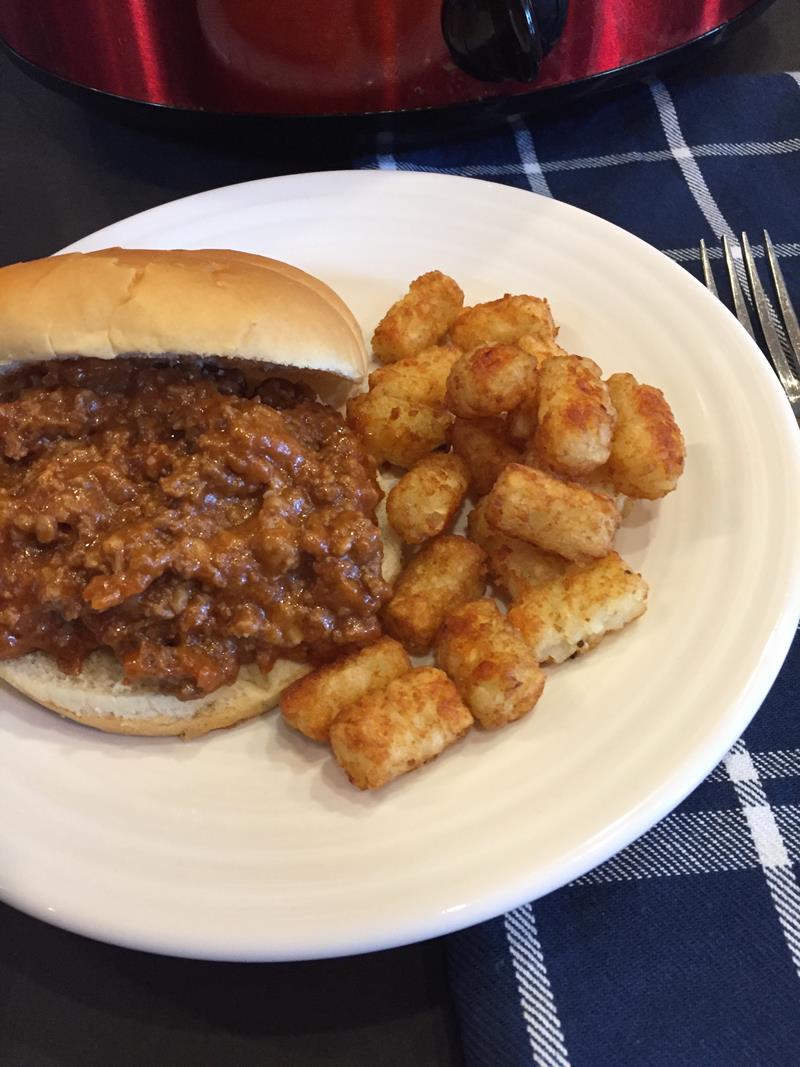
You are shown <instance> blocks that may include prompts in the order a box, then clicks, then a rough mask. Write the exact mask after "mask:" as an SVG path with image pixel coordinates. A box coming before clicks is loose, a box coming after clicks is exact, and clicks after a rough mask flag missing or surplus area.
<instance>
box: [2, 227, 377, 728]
mask: <svg viewBox="0 0 800 1067" xmlns="http://www.w3.org/2000/svg"><path fill="white" fill-rule="evenodd" d="M366 361H367V357H366V352H365V349H364V345H363V341H362V337H361V332H360V330H359V328H358V325H357V323H356V321H355V319H354V318H353V316H352V314H351V313H350V311H349V310H348V308H347V307H346V306H345V304H344V303H343V302H342V301H341V300H340V299H339V297H338V296H337V295H336V294H335V293H334V292H333V291H332V290H331V289H329V288H328V287H327V286H326V285H324V284H323V283H322V282H320V281H318V280H317V279H315V278H313V277H311V276H310V275H308V274H305V273H304V272H302V271H300V270H298V269H296V268H294V267H291V266H288V265H287V264H284V263H280V262H277V261H275V260H270V259H264V258H261V257H259V256H254V255H249V254H245V253H241V252H232V251H215V250H201V251H145V250H130V249H118V248H117V249H105V250H102V251H99V252H92V253H88V254H80V253H73V254H68V255H61V256H54V257H51V258H49V259H42V260H36V261H33V262H29V263H20V264H15V265H13V266H10V267H5V268H2V269H0V370H2V373H0V677H2V678H4V679H5V680H6V681H7V682H9V683H10V684H11V685H13V686H15V687H16V688H18V689H20V690H21V691H23V692H24V693H27V694H28V695H30V696H31V697H33V698H34V699H35V700H37V701H39V702H40V703H41V704H43V705H44V706H45V707H48V708H51V709H52V710H54V711H57V712H59V713H60V714H62V715H65V716H68V717H70V718H73V719H77V720H78V721H80V722H83V723H86V724H88V725H91V726H95V727H99V728H100V729H103V730H109V731H113V732H118V733H135V734H143V735H156V734H182V735H185V736H191V735H196V734H200V733H204V732H206V731H207V730H211V729H215V728H217V727H220V726H227V725H231V724H233V723H235V722H238V721H240V720H242V719H246V718H250V717H252V716H254V715H258V714H260V713H261V712H263V711H265V710H267V709H268V708H270V707H272V706H273V705H274V704H275V703H276V701H277V699H278V697H279V696H280V694H281V692H282V690H283V689H284V688H285V686H286V685H288V683H289V682H290V681H292V680H293V679H295V678H297V677H299V675H301V674H303V673H304V672H306V671H307V670H309V669H310V667H311V666H313V665H314V664H317V663H324V662H327V661H329V660H331V659H333V658H335V656H337V655H338V654H339V653H341V652H345V651H352V650H354V649H357V648H359V647H362V646H363V645H366V644H368V643H370V642H371V641H373V640H374V639H375V638H376V637H377V636H378V635H379V634H380V626H379V622H378V613H379V611H380V609H381V607H382V606H383V604H384V602H385V601H386V600H387V599H388V596H389V589H388V586H387V585H386V583H385V581H384V579H383V576H382V561H383V545H382V539H381V535H380V532H379V529H378V525H377V523H376V517H375V516H376V510H375V509H376V507H377V505H378V502H379V499H380V496H381V493H380V489H379V487H378V483H377V480H376V467H375V462H374V460H373V459H372V458H371V457H370V456H369V454H368V453H367V451H366V450H365V448H364V446H363V445H362V444H361V442H360V441H359V439H358V437H357V436H356V435H355V433H354V432H353V431H352V430H350V429H349V428H348V427H347V425H346V424H345V422H344V421H343V419H342V418H341V417H340V415H339V414H338V413H337V411H335V410H334V409H333V408H332V407H329V406H326V405H325V404H322V403H320V402H319V400H318V399H317V398H316V395H315V392H314V390H313V388H312V387H311V386H310V385H309V384H308V381H304V380H299V379H302V378H303V377H304V375H307V374H309V373H310V375H311V376H312V377H313V376H314V375H320V374H323V375H325V374H327V375H328V376H333V377H334V378H335V379H338V380H345V381H347V382H358V381H360V380H361V379H362V378H363V376H364V374H365V372H366Z"/></svg>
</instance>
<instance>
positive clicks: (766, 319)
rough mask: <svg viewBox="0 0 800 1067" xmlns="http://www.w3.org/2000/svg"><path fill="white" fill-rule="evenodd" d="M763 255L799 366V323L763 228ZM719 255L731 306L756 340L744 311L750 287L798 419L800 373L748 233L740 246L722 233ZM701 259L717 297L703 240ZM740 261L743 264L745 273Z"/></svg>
mask: <svg viewBox="0 0 800 1067" xmlns="http://www.w3.org/2000/svg"><path fill="white" fill-rule="evenodd" d="M764 254H765V256H766V259H767V263H768V264H769V269H770V274H771V276H772V284H773V285H774V287H775V293H776V295H777V298H778V306H779V307H780V310H781V316H782V318H783V328H784V329H785V336H786V343H787V345H788V347H789V349H790V351H791V354H792V356H793V357H794V361H795V364H796V365H797V366H798V367H800V326H798V323H797V316H796V315H795V312H794V308H793V307H792V302H791V300H790V298H789V293H788V291H787V288H786V282H785V281H784V277H783V272H782V271H781V268H780V264H779V263H778V257H777V256H776V254H775V248H774V246H773V244H772V241H771V240H770V237H769V234H768V233H767V231H766V230H764ZM722 256H723V259H724V260H725V266H726V268H727V272H728V280H729V282H730V288H731V296H732V298H733V307H734V310H735V312H736V317H737V318H738V320H739V322H741V324H742V326H744V328H745V329H746V330H747V332H748V333H749V334H750V336H751V337H752V338H753V339H754V340H755V339H756V337H755V332H754V330H753V324H752V322H751V319H750V315H749V313H748V310H747V298H746V297H745V290H746V289H748V288H749V295H750V300H751V302H752V304H753V306H754V307H755V310H756V314H757V315H758V321H759V323H760V325H761V332H762V334H763V337H764V342H765V344H766V348H767V353H768V355H769V357H770V359H771V360H772V365H773V366H774V368H775V370H776V372H777V374H778V377H779V378H780V381H781V384H782V385H783V388H784V390H785V392H786V395H787V397H788V398H789V403H790V404H791V406H792V410H793V411H794V413H795V416H796V417H797V418H798V419H800V376H798V374H797V372H796V370H795V369H794V367H792V365H791V363H790V362H789V359H788V357H787V353H786V350H785V348H784V344H783V342H782V340H781V337H780V334H779V332H778V321H779V320H778V317H777V315H776V313H775V310H774V308H773V306H772V304H771V302H770V299H769V297H768V296H767V294H766V292H765V291H764V287H763V285H762V284H761V279H760V277H759V274H758V270H757V268H756V262H755V256H754V255H753V249H752V246H751V244H750V241H749V239H748V237H747V234H746V233H743V234H742V235H741V246H740V249H737V248H736V246H735V244H734V242H733V241H732V240H731V238H730V237H729V236H728V235H727V234H723V236H722ZM700 262H701V264H702V267H703V276H704V278H705V283H706V285H707V286H708V288H709V289H710V290H711V292H712V293H713V294H714V295H715V296H718V295H719V294H718V292H717V287H716V285H715V283H714V274H713V271H712V269H711V259H710V257H709V254H708V249H707V248H706V243H705V241H702V240H701V242H700ZM742 264H744V268H745V269H746V274H745V269H743V267H742Z"/></svg>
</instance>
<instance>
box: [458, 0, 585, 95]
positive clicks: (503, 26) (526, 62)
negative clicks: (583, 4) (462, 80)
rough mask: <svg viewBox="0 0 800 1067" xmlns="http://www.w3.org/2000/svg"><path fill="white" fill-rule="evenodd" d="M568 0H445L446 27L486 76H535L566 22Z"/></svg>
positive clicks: (473, 68) (468, 65)
mask: <svg viewBox="0 0 800 1067" xmlns="http://www.w3.org/2000/svg"><path fill="white" fill-rule="evenodd" d="M567 2H568V0H444V2H443V4H442V33H443V34H444V39H445V41H446V43H447V47H448V48H449V49H450V54H451V55H452V57H453V59H454V60H455V61H456V63H458V65H459V67H461V69H462V70H464V71H466V73H467V74H470V75H472V77H473V78H479V79H480V80H481V81H490V82H498V81H517V82H529V81H533V79H534V78H535V77H536V74H537V72H538V70H539V64H540V63H541V62H542V59H543V58H544V56H546V55H547V53H548V52H549V51H550V49H551V48H552V47H553V45H554V44H555V42H556V40H557V39H558V36H559V34H560V33H561V31H562V29H563V28H564V22H565V20H566V17H567Z"/></svg>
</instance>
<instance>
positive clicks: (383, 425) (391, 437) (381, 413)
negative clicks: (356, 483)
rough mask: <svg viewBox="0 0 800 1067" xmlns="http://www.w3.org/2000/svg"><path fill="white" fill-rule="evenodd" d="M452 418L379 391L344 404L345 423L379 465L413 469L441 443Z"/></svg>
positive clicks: (422, 405)
mask: <svg viewBox="0 0 800 1067" xmlns="http://www.w3.org/2000/svg"><path fill="white" fill-rule="evenodd" d="M452 421H453V416H452V415H451V414H450V413H449V412H448V411H446V410H445V409H444V408H433V407H429V406H428V405H427V404H413V403H410V402H409V401H408V400H401V399H400V398H399V397H393V396H389V395H387V394H386V393H383V392H382V391H380V390H376V391H374V392H371V393H360V394H359V395H358V396H354V397H352V398H351V399H350V400H348V402H347V422H348V425H349V426H350V427H351V428H352V429H353V430H355V432H356V433H357V434H358V436H359V437H360V438H361V440H362V441H363V442H364V444H365V445H366V447H367V449H368V450H369V451H370V452H371V454H372V455H373V456H374V457H375V459H376V460H377V461H378V463H394V464H396V465H397V466H398V467H413V466H414V464H415V463H416V462H417V461H418V460H420V459H422V457H423V456H424V455H427V453H428V452H432V451H433V450H434V449H435V448H438V447H439V446H440V445H442V444H444V442H445V440H446V437H447V429H448V427H449V426H450V424H451V423H452Z"/></svg>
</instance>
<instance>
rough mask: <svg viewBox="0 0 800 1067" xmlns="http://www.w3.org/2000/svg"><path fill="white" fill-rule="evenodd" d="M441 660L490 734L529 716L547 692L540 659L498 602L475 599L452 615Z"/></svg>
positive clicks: (441, 641)
mask: <svg viewBox="0 0 800 1067" xmlns="http://www.w3.org/2000/svg"><path fill="white" fill-rule="evenodd" d="M436 661H437V663H438V664H439V666H440V667H441V668H442V670H443V671H445V672H446V673H447V674H448V675H449V676H450V677H451V678H452V679H453V681H454V682H455V683H456V688H457V689H458V691H459V693H461V696H462V697H463V699H464V703H465V704H466V705H467V707H468V708H469V710H470V711H471V712H472V714H473V715H474V716H475V718H476V720H477V721H478V722H479V723H480V724H481V726H484V727H486V728H487V729H490V730H491V729H495V728H496V727H498V726H505V725H506V724H507V723H510V722H515V721H516V720H517V719H521V718H522V716H523V715H527V713H528V712H529V711H531V710H532V709H533V706H534V705H535V704H536V702H537V700H538V699H539V697H540V696H541V695H542V690H543V689H544V674H543V673H542V671H541V670H540V669H539V664H538V662H537V660H536V657H535V656H534V655H533V653H532V652H531V651H530V650H529V649H528V646H527V645H526V644H525V642H524V641H523V639H522V637H521V636H520V634H519V632H518V631H517V630H515V629H514V627H513V626H512V625H511V624H510V623H509V622H508V621H507V619H505V618H504V616H503V615H502V614H501V612H500V610H499V609H498V607H497V604H496V603H495V602H494V601H493V600H489V599H483V600H472V601H470V603H468V604H465V605H464V606H463V607H462V608H459V609H458V610H457V611H454V612H453V613H452V614H451V615H448V617H447V619H446V620H445V623H444V625H443V626H442V628H441V630H440V631H439V637H438V639H437V642H436Z"/></svg>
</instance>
